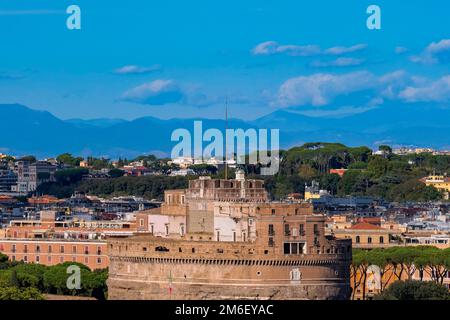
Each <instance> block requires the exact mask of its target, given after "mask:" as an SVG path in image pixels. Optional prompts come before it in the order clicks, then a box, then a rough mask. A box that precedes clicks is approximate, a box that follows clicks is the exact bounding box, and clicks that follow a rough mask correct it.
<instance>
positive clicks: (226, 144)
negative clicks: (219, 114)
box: [225, 96, 228, 180]
mask: <svg viewBox="0 0 450 320" xmlns="http://www.w3.org/2000/svg"><path fill="white" fill-rule="evenodd" d="M227 129H228V96H226V97H225V180H228V141H227Z"/></svg>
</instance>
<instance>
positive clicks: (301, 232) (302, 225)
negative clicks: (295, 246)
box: [299, 223, 305, 236]
mask: <svg viewBox="0 0 450 320" xmlns="http://www.w3.org/2000/svg"><path fill="white" fill-rule="evenodd" d="M299 234H300V236H304V235H305V225H304V224H303V223H301V224H300V230H299Z"/></svg>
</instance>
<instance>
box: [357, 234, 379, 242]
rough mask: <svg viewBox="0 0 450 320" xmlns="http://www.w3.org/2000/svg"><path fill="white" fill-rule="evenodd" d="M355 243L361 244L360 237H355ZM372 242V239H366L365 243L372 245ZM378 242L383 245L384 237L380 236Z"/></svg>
mask: <svg viewBox="0 0 450 320" xmlns="http://www.w3.org/2000/svg"><path fill="white" fill-rule="evenodd" d="M355 242H356V243H361V237H360V236H356V238H355ZM372 242H373V239H372V237H367V243H372ZM379 242H380V243H384V237H383V236H380V238H379Z"/></svg>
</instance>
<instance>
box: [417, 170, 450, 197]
mask: <svg viewBox="0 0 450 320" xmlns="http://www.w3.org/2000/svg"><path fill="white" fill-rule="evenodd" d="M422 181H423V182H424V183H425V184H426V185H427V186H432V187H435V188H436V189H438V190H440V191H444V193H445V198H446V199H448V198H449V192H450V178H448V177H446V176H439V175H432V176H428V177H425V178H423V179H422Z"/></svg>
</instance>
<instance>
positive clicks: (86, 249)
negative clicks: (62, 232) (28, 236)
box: [11, 244, 102, 255]
mask: <svg viewBox="0 0 450 320" xmlns="http://www.w3.org/2000/svg"><path fill="white" fill-rule="evenodd" d="M11 251H12V252H13V253H14V252H17V246H16V245H15V244H13V245H12V248H11ZM64 251H65V246H60V247H59V252H60V253H64ZM23 252H24V253H28V245H26V244H25V245H24V246H23ZM35 252H36V253H40V252H41V246H40V245H37V246H36V248H35ZM47 252H48V253H52V252H53V247H52V246H48V250H47ZM72 253H77V246H72ZM84 254H89V247H87V246H86V247H84ZM97 254H98V255H101V254H102V249H101V247H97Z"/></svg>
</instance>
